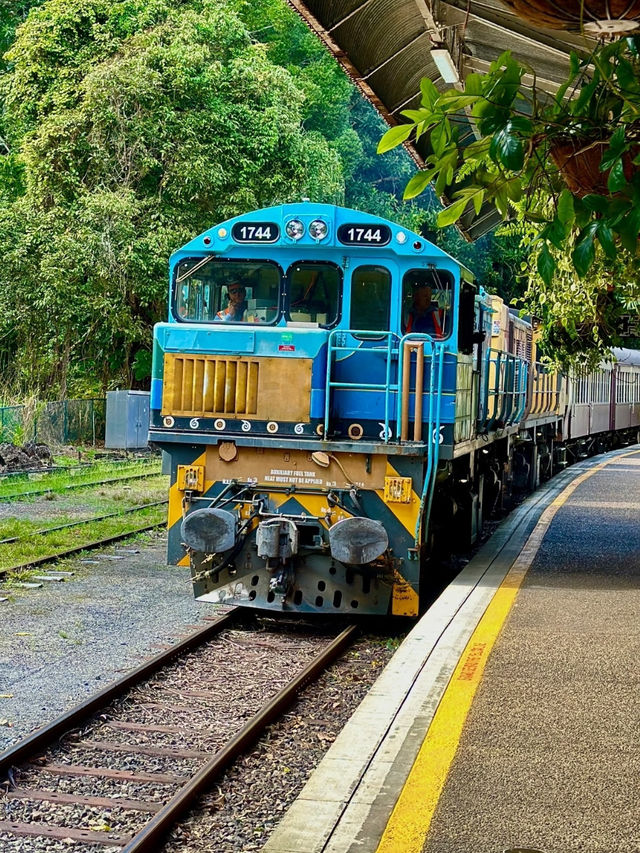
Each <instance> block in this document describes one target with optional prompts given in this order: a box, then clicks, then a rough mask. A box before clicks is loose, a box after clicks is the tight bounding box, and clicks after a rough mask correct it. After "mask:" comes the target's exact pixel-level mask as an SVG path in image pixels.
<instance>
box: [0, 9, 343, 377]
mask: <svg viewBox="0 0 640 853" xmlns="http://www.w3.org/2000/svg"><path fill="white" fill-rule="evenodd" d="M7 60H8V62H9V63H10V69H9V71H8V72H7V74H6V75H5V78H4V87H3V95H4V105H5V117H6V128H7V133H8V136H9V139H10V141H11V146H12V150H13V151H14V152H15V153H14V155H13V156H14V158H15V163H14V167H15V169H18V170H19V171H20V173H21V175H22V181H21V184H20V186H19V187H17V186H16V185H15V181H14V186H13V190H10V189H9V187H8V182H7V180H6V179H5V180H4V181H3V189H2V191H1V192H2V193H3V194H4V196H5V198H7V197H9V196H11V195H13V198H12V199H11V201H10V202H9V203H7V204H6V205H5V207H4V209H3V210H2V211H0V247H1V248H2V253H3V256H4V264H3V268H2V271H1V272H0V347H2V346H4V347H5V348H6V347H7V346H10V347H11V348H12V350H13V352H14V355H15V361H16V363H17V364H19V365H20V367H19V372H20V376H19V377H16V378H17V379H19V380H20V384H21V385H22V386H23V387H25V386H29V387H31V388H40V389H48V390H49V392H50V393H64V392H66V391H71V392H77V391H79V390H82V389H83V388H87V387H93V386H95V385H97V384H98V383H101V384H102V383H107V382H109V381H110V380H111V381H114V380H115V381H117V382H122V383H126V384H129V382H130V381H131V366H132V363H133V362H134V360H135V359H136V354H137V353H138V352H139V351H140V350H145V349H147V348H148V347H149V344H150V326H151V324H152V322H153V321H155V320H157V319H158V318H159V317H160V316H162V314H163V313H164V311H163V310H161V306H163V305H164V303H165V300H166V272H165V271H166V263H167V259H168V256H169V254H170V253H171V251H172V250H173V249H175V248H177V247H178V246H179V245H181V244H182V243H184V242H185V241H186V240H187V239H188V238H190V237H191V236H193V234H195V233H198V232H199V231H202V230H204V229H205V228H207V227H210V226H211V224H212V223H214V222H216V221H221V220H223V219H225V218H227V217H230V216H233V215H235V214H237V213H239V212H241V211H244V210H247V209H252V208H258V207H262V206H265V205H268V204H272V203H275V202H282V201H287V200H292V199H294V198H299V197H300V196H301V195H304V194H305V193H306V191H307V190H308V188H309V187H312V188H313V190H314V197H315V198H317V199H318V200H334V199H335V198H336V197H337V196H340V195H341V194H343V193H344V184H343V180H342V170H341V165H340V159H339V156H338V154H337V152H336V151H335V150H333V149H332V148H331V147H330V146H329V145H328V143H327V142H326V140H325V139H324V137H322V136H321V135H320V134H318V133H317V132H316V133H308V132H305V130H304V129H303V128H302V116H303V111H302V107H303V94H302V93H301V92H300V90H299V89H298V87H297V86H296V84H295V81H294V80H293V78H292V76H291V75H290V74H289V73H288V72H287V71H286V70H285V69H283V68H281V67H278V66H276V65H275V64H274V63H273V62H271V61H270V60H269V59H268V57H267V56H266V48H265V46H264V45H261V44H256V43H254V42H253V41H252V39H251V37H250V34H249V32H248V30H247V29H246V27H245V26H244V25H243V23H242V22H241V20H240V19H239V17H238V15H237V14H236V13H235V12H234V11H233V10H232V9H231V8H229V7H227V6H226V5H223V4H220V3H219V2H217V1H216V0H202V2H199V0H183V2H181V3H175V2H170V0H151V2H148V0H127V2H125V0H123V1H122V2H112V0H48V2H47V3H45V4H44V5H43V6H41V7H40V8H36V9H33V10H32V12H31V14H30V15H29V17H28V18H27V20H26V21H25V23H24V24H23V25H22V26H21V27H20V29H19V30H18V32H17V36H16V40H15V43H14V45H13V46H12V48H11V50H10V51H9V52H8V54H7ZM15 169H14V171H15ZM1 180H2V177H1V173H0V181H1ZM96 365H97V366H98V367H97V369H96Z"/></svg>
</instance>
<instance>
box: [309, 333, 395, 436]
mask: <svg viewBox="0 0 640 853" xmlns="http://www.w3.org/2000/svg"><path fill="white" fill-rule="evenodd" d="M347 335H354V336H358V337H360V338H367V337H370V338H372V339H374V340H386V346H385V347H375V349H377V350H380V349H386V351H387V366H386V371H385V382H384V384H379V383H371V382H334V381H333V380H332V379H331V375H332V368H333V364H334V360H333V356H334V354H335V353H338V352H344V353H348V354H349V355H353V354H354V353H356V352H358V351H359V350H361V349H362V340H359V341H358V343H357V344H355V345H352V346H345V345H344V344H342V343H337V344H336V342H335V339H336V338H337V337H338V336H340V340H341V341H342V340H344V339H346V336H347ZM397 338H398V336H397V335H396V334H395V332H379V331H366V330H362V329H358V330H351V329H347V330H345V329H334V330H333V331H332V332H331V333H330V334H329V341H328V346H327V379H326V393H325V401H324V435H325V437H326V436H327V435H328V433H329V422H330V416H331V391H332V389H334V388H343V389H345V388H351V389H352V390H354V391H355V390H358V391H360V390H362V391H383V392H384V438H383V441H384V443H385V444H388V443H389V441H390V440H391V430H390V426H389V420H390V410H391V396H390V395H391V392H392V391H397V390H398V386H397V385H392V384H391V363H392V360H393V356H394V355H397V354H398V350H397V348H395V347H394V341H395V340H397ZM346 357H347V358H348V357H349V356H346Z"/></svg>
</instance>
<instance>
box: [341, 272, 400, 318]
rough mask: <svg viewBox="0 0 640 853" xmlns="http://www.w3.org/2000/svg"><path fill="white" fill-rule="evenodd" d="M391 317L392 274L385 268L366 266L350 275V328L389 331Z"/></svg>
mask: <svg viewBox="0 0 640 853" xmlns="http://www.w3.org/2000/svg"><path fill="white" fill-rule="evenodd" d="M390 316H391V273H390V272H389V270H388V269H386V268H385V267H379V266H363V267H358V268H357V269H355V270H354V271H353V275H352V276H351V317H350V320H349V323H350V328H352V329H358V330H361V331H369V332H386V331H388V329H389V322H390Z"/></svg>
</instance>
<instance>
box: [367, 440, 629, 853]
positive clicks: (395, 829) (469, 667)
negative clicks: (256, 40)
mask: <svg viewBox="0 0 640 853" xmlns="http://www.w3.org/2000/svg"><path fill="white" fill-rule="evenodd" d="M637 452H638V451H637V450H634V451H629V453H623V454H620V455H619V456H616V457H614V458H613V459H610V460H607V461H605V462H601V463H600V464H599V465H596V466H595V468H592V469H591V470H590V471H587V472H585V473H584V474H581V475H580V476H579V477H576V479H575V480H574V481H573V482H572V483H571V484H570V485H568V486H567V487H566V488H565V489H563V491H562V492H561V493H560V494H559V495H558V496H557V497H556V498H555V500H553V501H552V502H551V503H550V504H549V506H548V507H547V508H546V509H545V510H544V512H543V513H542V515H541V516H540V520H539V521H538V523H537V525H536V526H535V528H534V530H533V532H532V533H531V535H530V536H529V538H528V540H527V542H526V544H525V546H524V548H523V549H522V551H521V552H520V554H519V555H518V557H517V559H516V560H515V562H514V563H513V565H512V567H511V569H510V570H509V573H508V574H507V576H506V577H505V579H504V580H503V582H502V584H501V585H500V586H499V587H498V589H497V590H496V593H495V595H494V596H493V598H492V600H491V602H490V604H489V606H488V607H487V609H486V610H485V612H484V615H483V616H482V618H481V620H480V622H479V623H478V626H477V627H476V629H475V631H474V632H473V634H472V636H471V639H470V640H469V642H468V643H467V646H466V648H465V650H464V652H463V654H462V656H461V658H460V661H459V663H458V665H457V666H456V669H455V670H454V673H453V675H452V676H451V680H450V681H449V684H448V686H447V688H446V690H445V692H444V694H443V696H442V699H441V700H440V704H439V705H438V708H437V710H436V713H435V715H434V717H433V720H432V722H431V725H430V727H429V730H428V731H427V735H426V737H425V739H424V741H423V743H422V746H421V747H420V752H419V753H418V756H417V758H416V761H415V763H414V764H413V767H412V769H411V771H410V773H409V776H408V778H407V781H406V782H405V785H404V787H403V789H402V791H401V793H400V797H399V798H398V801H397V803H396V805H395V807H394V809H393V812H392V813H391V817H390V818H389V822H388V823H387V826H386V828H385V831H384V833H383V835H382V838H381V840H380V843H379V845H378V848H377V850H376V853H420V851H421V850H422V849H423V847H424V842H425V839H426V837H427V833H428V832H429V827H430V825H431V820H432V818H433V815H434V813H435V810H436V806H437V805H438V801H439V799H440V795H441V793H442V789H443V788H444V784H445V781H446V778H447V775H448V773H449V768H450V767H451V763H452V761H453V758H454V756H455V754H456V751H457V749H458V744H459V741H460V736H461V734H462V730H463V727H464V723H465V720H466V718H467V714H468V713H469V710H470V708H471V703H472V702H473V698H474V696H475V693H476V690H477V688H478V685H479V684H480V680H481V678H482V674H483V672H484V668H485V665H486V663H487V659H488V657H489V654H490V652H491V649H492V648H493V646H494V643H495V641H496V640H497V638H498V635H499V634H500V631H501V629H502V626H503V624H504V622H505V620H506V618H507V616H508V614H509V611H510V610H511V607H512V606H513V602H514V600H515V597H516V595H517V594H518V590H519V589H520V586H521V585H522V582H523V580H524V578H525V575H526V573H527V571H528V569H529V567H530V566H531V563H532V562H533V560H534V557H535V555H536V553H537V551H538V549H539V547H540V544H541V543H542V539H543V538H544V535H545V534H546V532H547V530H548V528H549V525H550V523H551V521H552V519H553V517H554V515H555V514H556V512H557V511H558V510H559V509H560V507H561V506H562V505H563V504H564V503H565V502H566V501H567V500H568V498H569V497H570V496H571V495H572V494H573V492H574V491H575V490H576V489H577V488H578V486H579V485H580V484H581V483H584V481H585V480H588V479H589V477H592V476H593V475H594V474H595V473H596V472H597V471H600V470H601V469H602V468H604V467H606V466H607V465H609V464H610V463H611V462H615V461H616V460H618V459H620V458H621V456H627V455H629V454H630V453H637Z"/></svg>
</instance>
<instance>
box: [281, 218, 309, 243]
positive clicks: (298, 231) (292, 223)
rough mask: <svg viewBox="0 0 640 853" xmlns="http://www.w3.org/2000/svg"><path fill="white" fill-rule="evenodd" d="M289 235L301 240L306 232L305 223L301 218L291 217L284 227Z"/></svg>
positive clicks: (293, 238)
mask: <svg viewBox="0 0 640 853" xmlns="http://www.w3.org/2000/svg"><path fill="white" fill-rule="evenodd" d="M284 230H285V231H286V233H287V237H290V238H291V239H292V240H299V239H300V238H301V237H302V235H303V234H304V224H303V223H302V222H300V220H299V219H290V220H289V221H288V222H287V224H286V225H285V227H284Z"/></svg>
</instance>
